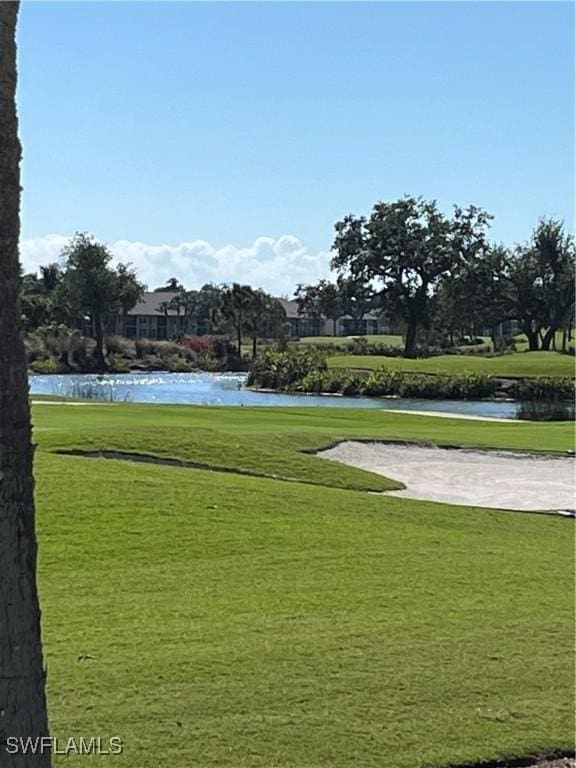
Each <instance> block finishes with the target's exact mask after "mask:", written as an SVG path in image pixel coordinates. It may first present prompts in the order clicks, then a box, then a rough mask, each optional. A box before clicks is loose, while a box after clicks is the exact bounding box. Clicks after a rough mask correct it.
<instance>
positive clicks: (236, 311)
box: [21, 233, 287, 370]
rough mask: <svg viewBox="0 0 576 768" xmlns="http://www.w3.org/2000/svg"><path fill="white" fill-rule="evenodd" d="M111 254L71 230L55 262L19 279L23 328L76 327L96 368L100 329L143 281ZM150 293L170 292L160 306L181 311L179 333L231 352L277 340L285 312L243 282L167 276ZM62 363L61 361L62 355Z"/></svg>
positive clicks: (59, 330)
mask: <svg viewBox="0 0 576 768" xmlns="http://www.w3.org/2000/svg"><path fill="white" fill-rule="evenodd" d="M112 259H113V257H112V253H111V252H110V250H109V249H108V248H107V247H106V246H105V245H103V244H102V243H99V242H98V241H97V240H96V239H95V238H94V237H92V236H91V235H88V234H86V233H78V234H76V235H75V236H74V237H73V238H72V239H71V240H70V242H69V244H68V245H67V246H66V247H65V248H64V249H63V251H62V254H61V258H60V262H59V263H53V264H48V265H45V266H42V267H40V270H39V273H38V274H33V273H29V274H25V275H23V276H22V279H21V308H22V315H23V323H24V329H25V331H26V332H27V333H33V332H38V331H39V330H42V331H44V332H45V333H51V334H52V335H54V336H59V337H62V336H68V337H69V338H70V347H71V348H73V346H74V344H73V340H74V337H75V336H77V335H79V334H80V333H81V332H86V333H88V334H89V335H90V336H92V337H93V338H94V340H95V342H96V348H95V358H96V366H97V368H99V369H101V370H104V369H105V367H106V360H105V358H106V349H105V344H106V335H107V334H109V333H113V332H114V331H115V329H116V328H117V327H118V326H120V327H122V326H123V323H122V322H120V323H119V320H123V319H124V320H125V318H126V315H127V314H128V312H129V311H130V310H131V309H133V308H134V307H135V306H136V305H137V303H138V302H139V301H140V299H141V298H142V295H143V293H144V291H145V286H144V285H143V284H142V283H141V282H140V280H139V279H138V277H137V275H136V272H135V271H134V270H133V269H132V268H131V267H130V266H127V265H125V264H119V265H118V266H114V265H113V264H112ZM156 291H157V292H166V293H170V297H169V298H167V299H166V301H163V302H161V303H160V307H159V311H160V312H161V313H165V314H168V312H175V313H176V315H177V316H178V317H180V318H182V322H181V324H180V327H181V328H182V333H183V334H197V333H203V334H204V333H213V334H222V335H226V336H229V337H230V338H232V339H233V340H234V342H235V344H236V347H237V353H238V355H241V354H242V346H243V344H244V342H245V340H250V342H251V345H252V350H253V354H254V355H255V354H256V346H257V341H258V339H259V338H270V339H275V340H278V339H282V338H283V337H284V336H285V335H286V334H287V326H286V313H285V312H284V309H283V308H282V305H281V304H280V302H279V301H278V300H276V299H274V298H273V297H272V296H270V295H269V294H267V293H266V292H265V291H263V290H260V289H254V288H252V287H251V286H249V285H240V284H238V283H233V284H232V285H229V286H227V285H214V284H207V285H204V286H203V287H202V288H200V289H199V290H186V289H185V288H184V286H182V285H181V283H179V282H178V280H176V278H171V279H170V280H169V281H168V282H167V283H166V285H164V286H161V287H159V288H157V289H156ZM64 362H66V361H64Z"/></svg>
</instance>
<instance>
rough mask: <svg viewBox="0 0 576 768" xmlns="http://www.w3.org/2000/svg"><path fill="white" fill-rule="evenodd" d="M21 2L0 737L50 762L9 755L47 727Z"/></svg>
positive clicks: (6, 114) (1, 414) (6, 157)
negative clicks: (26, 274)
mask: <svg viewBox="0 0 576 768" xmlns="http://www.w3.org/2000/svg"><path fill="white" fill-rule="evenodd" d="M18 7H19V4H18V2H14V1H13V0H2V2H0V568H1V577H0V615H1V617H2V618H1V620H0V712H1V713H2V719H1V721H0V741H1V742H2V753H1V754H0V764H1V765H2V768H12V766H17V765H18V766H21V765H23V764H28V763H29V764H32V762H33V763H34V766H35V768H48V767H49V766H50V753H49V751H46V752H44V753H43V754H41V755H36V757H34V758H25V757H22V754H16V755H10V754H9V753H8V750H7V749H6V748H5V746H4V742H5V738H6V737H7V736H13V737H18V736H20V737H23V738H26V737H32V738H35V737H42V736H47V735H48V716H47V711H46V696H45V682H46V672H45V669H44V662H43V656H42V640H41V634H40V607H39V602H38V593H37V589H36V556H37V545H36V532H35V514H34V479H33V475H32V460H33V449H32V440H31V427H30V405H29V402H28V382H27V372H26V357H25V352H24V343H23V339H22V332H21V323H20V306H19V300H18V292H19V282H20V279H19V263H18V241H19V238H20V156H21V149H20V142H19V140H18V118H17V115H16V42H15V36H16V22H17V18H18Z"/></svg>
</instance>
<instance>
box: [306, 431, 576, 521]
mask: <svg viewBox="0 0 576 768" xmlns="http://www.w3.org/2000/svg"><path fill="white" fill-rule="evenodd" d="M318 455H319V456H321V457H322V458H324V459H331V460H332V461H339V462H341V463H342V464H348V465H350V466H352V467H358V468H359V469H366V470H369V471H370V472H375V473H376V474H379V475H385V476H386V477H390V478H393V479H394V480H400V481H401V482H403V483H404V484H405V485H406V490H403V491H388V492H387V493H389V494H391V495H393V496H400V497H402V498H409V499H426V500H428V501H443V502H448V503H450V504H464V505H466V506H474V507H489V508H493V509H514V510H522V511H558V510H573V509H574V459H572V458H570V457H557V458H556V457H550V456H529V455H526V454H520V453H511V452H501V451H498V452H496V451H472V450H456V449H448V448H428V447H422V446H413V445H394V444H391V443H361V442H354V441H347V442H343V443H340V444H339V445H337V446H335V447H334V448H329V449H328V450H326V451H321V452H320V453H319V454H318Z"/></svg>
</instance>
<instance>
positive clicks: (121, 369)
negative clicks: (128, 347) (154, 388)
mask: <svg viewBox="0 0 576 768" xmlns="http://www.w3.org/2000/svg"><path fill="white" fill-rule="evenodd" d="M106 362H107V364H108V368H109V369H110V370H111V371H114V373H128V371H129V370H130V366H129V364H128V360H127V359H126V358H125V357H124V356H123V355H121V354H119V353H118V352H113V353H112V354H109V355H108V357H107V358H106Z"/></svg>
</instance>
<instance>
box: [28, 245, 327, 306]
mask: <svg viewBox="0 0 576 768" xmlns="http://www.w3.org/2000/svg"><path fill="white" fill-rule="evenodd" d="M68 240H69V237H65V236H63V235H45V236H44V237H36V238H30V239H26V240H23V241H22V243H21V246H20V250H21V258H22V263H23V265H24V269H25V271H27V272H34V271H36V270H37V269H38V267H39V266H40V265H42V264H48V263H50V262H53V261H57V260H58V257H59V255H60V252H61V250H62V248H63V247H64V245H66V243H67V242H68ZM110 250H111V251H112V253H113V254H114V258H115V260H116V262H124V263H131V264H132V266H133V267H134V268H135V269H136V271H137V272H138V275H139V277H140V279H141V280H142V281H143V282H144V283H146V284H147V285H148V287H149V288H156V287H157V286H159V285H162V284H163V283H165V282H166V280H168V278H170V277H176V278H178V280H180V282H181V283H183V285H185V286H186V287H187V288H199V287H200V286H201V285H203V284H204V283H210V282H212V283H232V282H240V283H248V284H250V285H252V286H254V287H258V288H264V290H266V291H268V292H270V293H272V294H274V295H276V296H280V295H288V296H291V295H292V294H293V292H294V289H295V288H296V285H297V284H298V283H313V282H316V281H317V280H320V279H321V278H326V277H328V276H329V273H330V253H329V252H328V251H319V252H317V253H311V252H310V251H308V249H307V248H306V246H305V245H304V244H303V243H302V242H301V241H300V240H299V239H298V238H297V237H294V236H293V235H283V236H282V237H279V238H278V239H276V240H275V239H274V238H272V237H259V238H257V239H256V240H255V242H254V243H253V244H252V245H250V246H245V247H239V246H236V245H226V246H224V247H223V248H214V247H213V246H212V245H210V243H207V242H205V241H203V240H195V241H194V242H191V243H180V244H179V245H149V244H148V243H141V242H132V241H128V240H118V241H117V242H116V243H112V244H110Z"/></svg>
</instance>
